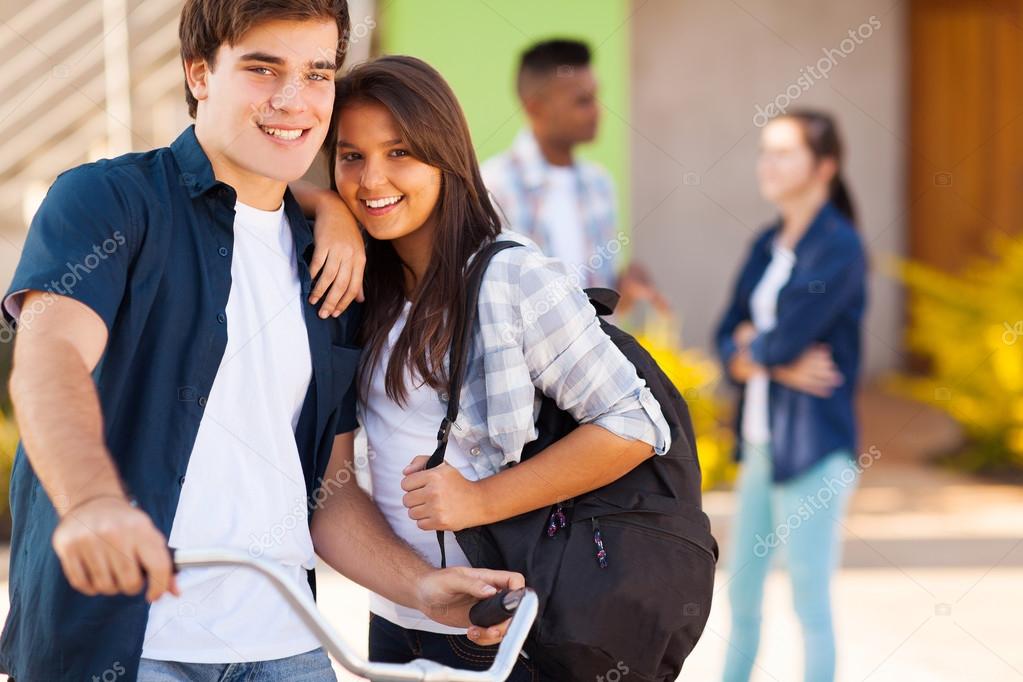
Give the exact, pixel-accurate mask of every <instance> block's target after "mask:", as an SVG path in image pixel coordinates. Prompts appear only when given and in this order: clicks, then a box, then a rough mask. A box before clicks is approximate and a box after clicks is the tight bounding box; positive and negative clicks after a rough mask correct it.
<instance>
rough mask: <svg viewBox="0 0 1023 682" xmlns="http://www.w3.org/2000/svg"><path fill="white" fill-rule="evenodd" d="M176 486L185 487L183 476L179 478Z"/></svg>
mask: <svg viewBox="0 0 1023 682" xmlns="http://www.w3.org/2000/svg"><path fill="white" fill-rule="evenodd" d="M178 485H185V477H184V476H182V477H181V478H179V479H178Z"/></svg>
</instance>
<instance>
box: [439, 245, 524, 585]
mask: <svg viewBox="0 0 1023 682" xmlns="http://www.w3.org/2000/svg"><path fill="white" fill-rule="evenodd" d="M516 246H523V244H521V243H519V242H517V241H512V240H501V241H494V242H491V243H490V244H487V245H485V246H484V247H483V248H482V249H480V250H479V251H478V252H477V253H476V257H475V258H474V259H473V260H472V263H471V264H470V265H469V271H468V275H467V277H466V295H465V315H464V317H463V319H464V324H463V325H462V328H461V329H459V330H457V331H456V333H455V335H454V337H453V339H452V341H451V352H450V355H449V362H448V411H447V414H446V415H445V416H444V419H443V420H442V421H441V423H440V429H439V430H438V431H437V449H436V450H434V452H433V454H432V455H430V459H429V461H427V463H426V468H427V469H432V468H434V467H436V466H440V464H441V463H442V462H443V461H444V453H445V452H446V451H447V448H448V436H449V435H450V433H451V425H452V424H454V423H455V420H456V419H457V418H458V402H459V398H460V397H461V394H462V381H463V380H464V378H465V368H466V365H467V364H468V362H469V351H470V349H471V348H472V328H473V326H475V324H476V316H477V310H476V308H477V306H478V304H479V298H480V287H481V286H482V285H483V275H484V274H485V273H486V271H487V266H488V265H490V261H491V260H492V259H493V258H494V256H496V255H497V254H498V253H500V252H501V251H504V250H505V249H510V248H513V247H516ZM437 542H438V543H439V544H440V562H441V564H440V565H441V568H445V567H446V565H447V557H446V556H445V552H444V531H442V530H439V531H437Z"/></svg>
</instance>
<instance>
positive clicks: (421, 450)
mask: <svg viewBox="0 0 1023 682" xmlns="http://www.w3.org/2000/svg"><path fill="white" fill-rule="evenodd" d="M410 309H411V304H410V303H406V304H405V308H404V310H403V311H402V312H401V315H400V316H399V317H398V320H397V321H396V322H395V324H394V327H392V328H391V331H390V334H389V335H388V339H387V343H386V345H385V346H384V348H383V349H382V350H381V353H380V356H379V359H378V362H377V364H376V365H375V366H374V368H373V376H372V377H371V379H370V384H369V386H368V390H367V393H366V399H365V402H363V401H360V403H359V415H360V419H359V422H360V423H361V424H362V428H363V429H364V430H365V432H366V444H367V455H368V457H369V470H370V475H371V476H372V481H373V500H374V501H375V502H376V504H377V507H379V508H380V511H381V513H382V514H383V515H384V518H386V519H387V522H388V523H389V524H390V525H391V528H392V529H394V533H395V534H396V535H397V536H398V537H399V538H401V539H402V540H404V541H405V542H407V543H408V544H409V545H411V546H412V548H413V549H415V550H416V551H417V552H419V553H420V554H421V555H423V557H425V558H426V560H427V561H428V562H430V563H431V564H433V565H434V566H440V547H438V545H437V533H436V532H435V531H432V530H420V529H419V526H417V525H416V522H415V521H413V520H412V519H410V518H409V515H408V510H407V509H406V508H405V505H404V504H402V501H401V500H402V498H403V497H404V496H405V491H404V490H402V488H401V479H402V478H404V474H402V470H403V469H404V468H405V467H407V466H408V464H409V462H411V461H412V458H413V457H415V456H417V455H429V454H432V453H433V451H434V450H435V449H436V448H437V437H436V435H437V428H438V427H439V426H440V423H441V420H443V419H444V415H445V413H446V412H447V404H446V403H443V402H441V399H440V397H439V396H438V394H437V391H435V390H434V389H432V388H430V387H429V386H427V385H426V384H425V383H423V382H422V381H421V380H418V379H417V380H415V381H413V380H412V379H411V376H410V375H409V373H408V372H406V380H405V385H406V388H407V389H408V402H407V403H406V404H405V406H404V407H402V406H400V405H398V404H397V403H395V402H393V401H392V400H391V399H390V398H389V397H388V396H387V391H386V389H385V387H384V374H385V372H386V368H387V362H388V360H389V359H390V357H391V350H392V348H393V347H394V343H395V342H396V341H397V339H398V335H399V334H401V330H402V329H403V328H404V327H405V322H406V320H407V319H408V313H409V310H410ZM444 461H445V462H447V463H448V464H450V465H451V466H453V467H455V468H456V469H458V471H459V472H461V474H462V476H464V477H465V478H468V479H470V480H477V478H478V477H477V476H476V472H475V471H474V470H473V468H472V466H471V465H470V464H469V461H468V459H467V455H466V453H465V452H464V451H463V450H462V449H461V448H460V447H459V446H458V444H457V443H456V442H455V440H454V439H453V438H452V439H450V440H449V441H448V448H447V451H446V453H445V455H444ZM444 547H445V554H446V557H447V565H448V566H468V565H469V560H468V559H466V558H465V554H464V553H463V552H462V550H461V548H460V547H459V546H458V542H457V541H456V540H455V535H454V533H444ZM369 610H370V611H372V612H373V613H375V614H377V615H378V616H380V617H381V618H384V619H386V620H389V621H391V622H392V623H395V624H396V625H400V626H401V627H403V628H408V629H410V630H425V631H426V632H438V633H441V634H449V635H450V634H465V632H466V631H465V629H464V628H462V629H459V628H454V627H449V626H447V625H441V624H440V623H437V622H435V621H433V620H431V619H430V618H428V617H427V616H425V615H424V614H423V613H422V612H421V611H417V610H415V609H410V608H408V607H405V606H401V605H400V604H396V603H394V602H392V601H390V600H388V599H385V598H383V597H381V596H380V595H377V594H371V595H370V602H369Z"/></svg>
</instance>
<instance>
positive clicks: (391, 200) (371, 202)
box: [365, 196, 401, 208]
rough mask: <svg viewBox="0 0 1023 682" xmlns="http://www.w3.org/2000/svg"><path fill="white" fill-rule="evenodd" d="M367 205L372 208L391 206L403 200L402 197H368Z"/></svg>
mask: <svg viewBox="0 0 1023 682" xmlns="http://www.w3.org/2000/svg"><path fill="white" fill-rule="evenodd" d="M365 201H366V205H367V206H369V207H370V208H383V207H384V206H390V205H391V204H396V203H398V202H399V201H401V197H400V196H397V197H385V198H383V199H366V200H365Z"/></svg>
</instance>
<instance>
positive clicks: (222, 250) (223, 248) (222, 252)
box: [217, 246, 227, 258]
mask: <svg viewBox="0 0 1023 682" xmlns="http://www.w3.org/2000/svg"><path fill="white" fill-rule="evenodd" d="M217 253H219V254H220V255H221V256H224V257H225V258H226V257H227V247H226V246H221V247H220V248H219V249H217Z"/></svg>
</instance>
